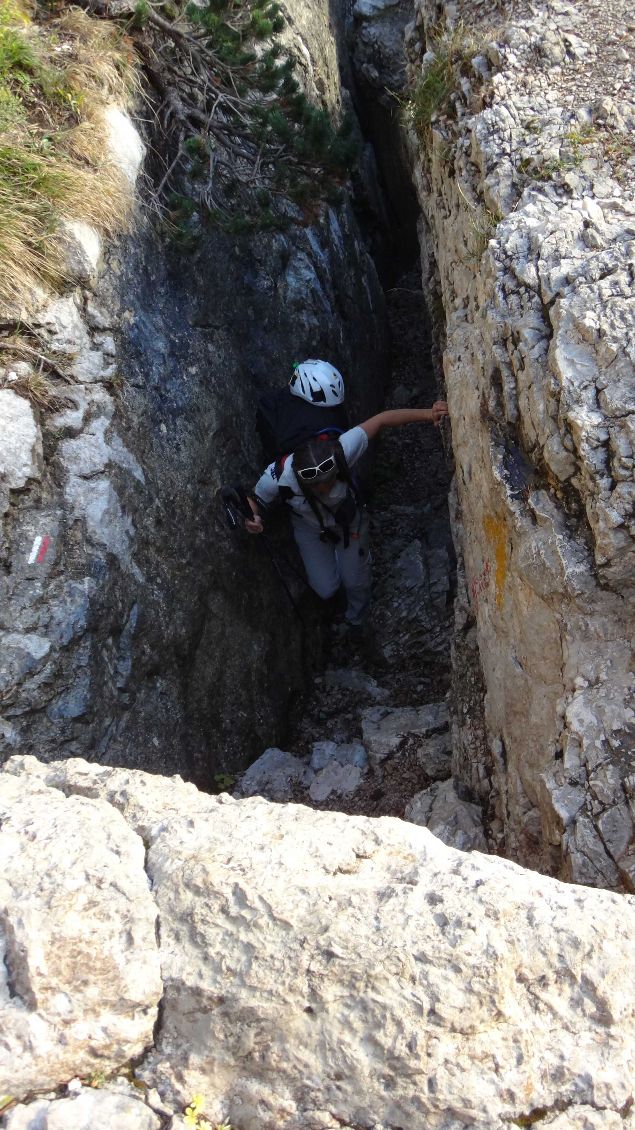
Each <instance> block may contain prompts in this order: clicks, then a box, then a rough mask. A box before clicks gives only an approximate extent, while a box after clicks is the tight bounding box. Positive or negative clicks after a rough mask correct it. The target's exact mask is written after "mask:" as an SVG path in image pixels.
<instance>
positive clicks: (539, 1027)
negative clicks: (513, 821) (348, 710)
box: [0, 758, 635, 1130]
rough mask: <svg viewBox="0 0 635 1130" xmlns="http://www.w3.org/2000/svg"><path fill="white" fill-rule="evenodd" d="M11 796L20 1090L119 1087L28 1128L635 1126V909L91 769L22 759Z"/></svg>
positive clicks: (11, 915) (5, 1001)
mask: <svg viewBox="0 0 635 1130" xmlns="http://www.w3.org/2000/svg"><path fill="white" fill-rule="evenodd" d="M0 797H2V803H3V805H4V806H6V805H7V804H10V806H11V810H12V813H13V814H12V815H11V816H10V818H9V819H8V820H6V821H5V820H4V818H3V822H2V827H1V829H0V850H1V851H2V853H3V856H2V858H3V862H4V867H3V876H4V878H3V881H2V882H3V887H2V891H3V897H2V901H1V903H0V906H1V910H0V922H1V923H2V935H3V945H4V946H6V953H7V955H8V956H7V959H5V966H4V967H5V968H6V970H7V974H6V977H7V980H5V987H4V989H3V995H2V998H1V1003H0V1009H1V1012H2V1033H3V1046H6V1044H7V1042H8V1043H9V1044H10V1046H11V1049H12V1052H11V1054H10V1056H8V1058H7V1061H6V1063H5V1064H4V1066H3V1075H2V1089H3V1093H4V1091H5V1090H6V1091H7V1092H8V1093H10V1094H11V1095H13V1096H14V1097H15V1098H16V1099H24V1098H27V1096H29V1095H30V1092H31V1091H32V1090H33V1089H34V1088H40V1089H41V1088H44V1087H46V1088H48V1089H50V1090H51V1091H54V1089H55V1088H56V1087H59V1088H63V1087H65V1086H66V1084H67V1083H68V1080H69V1077H72V1076H80V1077H84V1083H85V1084H86V1083H88V1081H89V1080H88V1078H87V1077H88V1076H89V1075H90V1074H91V1071H94V1070H96V1069H97V1068H98V1067H99V1066H101V1068H102V1069H103V1070H104V1072H105V1073H106V1074H109V1073H112V1075H113V1079H112V1080H111V1081H108V1080H107V1079H105V1078H102V1080H101V1088H102V1089H101V1091H100V1096H101V1098H100V1099H94V1100H93V1098H92V1097H88V1098H87V1097H85V1094H84V1097H83V1098H82V1087H81V1085H78V1084H77V1083H73V1084H72V1086H71V1087H70V1091H71V1093H70V1094H69V1096H68V1098H64V1092H63V1090H60V1092H59V1094H58V1095H55V1094H54V1093H53V1094H49V1095H46V1096H44V1099H43V1100H40V1101H39V1102H37V1103H33V1104H32V1105H31V1106H29V1103H28V1102H25V1103H23V1104H22V1107H18V1108H14V1110H13V1112H12V1113H9V1114H8V1115H6V1116H5V1119H4V1126H5V1128H6V1130H35V1127H36V1126H41V1125H46V1126H49V1125H50V1126H54V1127H58V1126H64V1127H75V1126H76V1125H78V1126H79V1125H80V1124H81V1125H83V1123H80V1122H78V1121H77V1120H76V1119H75V1120H74V1118H75V1116H74V1113H73V1111H74V1110H75V1111H77V1109H78V1107H77V1105H74V1104H78V1105H79V1106H81V1108H82V1110H84V1109H85V1110H90V1111H92V1114H93V1116H94V1117H99V1116H100V1114H99V1112H100V1109H101V1110H102V1112H103V1115H102V1116H103V1117H106V1111H107V1109H109V1108H108V1103H110V1104H111V1106H112V1105H113V1104H115V1102H117V1103H118V1104H119V1109H120V1110H121V1112H122V1113H121V1117H122V1123H121V1124H122V1126H126V1127H127V1126H128V1125H131V1126H132V1122H130V1121H129V1119H130V1117H131V1115H132V1114H134V1113H135V1112H136V1113H137V1114H138V1115H139V1122H138V1125H139V1126H142V1127H146V1126H147V1127H149V1128H150V1127H154V1126H156V1120H154V1118H153V1116H152V1110H151V1109H150V1108H152V1109H154V1110H158V1109H160V1110H162V1112H163V1113H164V1114H166V1115H173V1116H175V1121H174V1123H173V1125H174V1126H175V1127H176V1126H177V1125H180V1123H179V1122H178V1121H177V1120H176V1116H177V1115H180V1114H182V1113H183V1111H184V1109H185V1107H186V1105H187V1104H188V1103H190V1101H191V1100H192V1097H193V1096H194V1095H195V1094H200V1095H202V1096H203V1098H204V1110H205V1113H206V1116H207V1117H208V1118H209V1119H210V1120H211V1121H212V1123H214V1121H220V1120H221V1119H226V1120H228V1121H229V1122H230V1123H231V1125H232V1126H233V1127H236V1128H237V1130H274V1128H276V1130H277V1128H278V1127H279V1126H285V1127H288V1128H289V1130H326V1128H330V1130H334V1128H335V1127H338V1126H346V1127H349V1128H352V1127H359V1126H364V1127H374V1128H380V1130H389V1128H393V1127H395V1126H402V1127H408V1128H410V1127H413V1128H414V1127H415V1126H423V1125H425V1126H426V1127H430V1128H433V1130H436V1128H443V1130H467V1128H468V1127H475V1126H478V1127H483V1128H485V1127H487V1128H488V1130H504V1128H505V1127H508V1126H509V1125H510V1124H514V1123H516V1122H518V1124H520V1120H521V1119H525V1120H527V1119H531V1117H532V1115H533V1114H535V1112H536V1111H538V1110H541V1111H545V1112H546V1113H547V1114H548V1115H549V1118H550V1119H551V1121H549V1120H548V1121H547V1125H552V1123H553V1125H554V1126H556V1127H557V1128H558V1130H564V1128H566V1130H569V1127H571V1128H573V1127H576V1126H577V1127H580V1126H585V1127H591V1128H592V1130H595V1128H596V1127H598V1128H602V1130H606V1128H612V1127H614V1126H615V1127H617V1126H618V1125H621V1126H624V1125H627V1126H628V1125H629V1121H628V1119H629V1118H630V1117H631V1115H630V1113H629V1111H630V1107H631V1104H632V1082H633V1081H632V1052H633V1046H634V1041H635V982H634V979H633V974H632V938H633V932H634V931H635V900H634V899H633V898H631V897H630V896H621V895H617V894H613V893H610V892H606V891H596V890H592V889H586V888H583V887H574V886H567V885H563V884H561V883H559V882H558V881H556V880H553V879H550V878H546V877H544V876H541V875H538V874H535V873H531V872H527V871H523V870H522V869H521V868H520V867H518V866H516V865H515V864H512V863H508V862H505V861H503V860H500V859H494V858H489V857H486V856H482V855H479V854H477V853H472V854H469V855H468V854H462V853H461V852H459V851H456V850H454V849H450V848H446V847H445V845H443V844H442V843H441V841H440V840H438V839H435V838H434V837H433V836H431V835H430V833H429V832H428V831H426V830H425V829H422V828H417V827H416V826H415V825H413V824H407V823H404V822H401V821H397V820H392V819H388V818H384V819H381V820H369V819H365V818H363V817H345V816H343V815H340V814H332V813H329V814H327V813H317V812H314V811H312V810H310V809H307V808H304V807H301V806H297V805H275V804H270V803H269V802H267V801H265V800H262V799H260V798H255V799H248V800H242V801H236V800H233V799H231V798H229V797H228V796H226V795H224V796H220V797H208V796H205V795H203V794H199V793H197V792H196V790H195V789H193V788H192V786H188V785H184V784H183V782H181V781H179V780H178V779H173V780H167V779H162V778H159V777H150V776H148V775H147V774H144V773H139V772H133V771H126V770H112V769H108V768H105V767H100V766H95V765H88V764H87V763H86V762H83V761H76V760H69V761H67V762H58V763H56V764H52V765H44V764H40V763H38V762H36V761H35V759H32V758H26V759H24V758H14V759H13V760H12V761H11V762H10V763H9V764H8V766H7V767H6V770H5V772H4V773H2V774H0ZM62 819H63V824H62ZM62 828H64V830H65V841H64V842H62V839H61V835H62ZM140 837H142V838H143V844H142V840H141V838H140ZM143 845H145V858H144V852H143ZM34 853H37V855H36V854H34ZM62 907H63V909H64V914H63V915H62V913H61V909H62ZM155 913H156V914H157V916H158V922H157V929H156V940H155V931H154V914H155ZM159 966H160V980H159ZM159 997H160V998H161V1006H160V1009H159V1011H158V1013H157V1009H156V1006H157V1003H158V999H159ZM53 1018H54V1019H55V1022H56V1023H55V1026H53V1025H52V1023H51V1021H52V1019H53ZM155 1020H156V1021H157V1023H156V1027H155V1029H154V1037H153V1036H152V1024H153V1022H154V1021H155ZM27 1030H28V1040H27V1039H26V1038H25V1033H26V1032H27ZM80 1036H81V1040H80V1038H79V1037H80ZM69 1037H72V1039H71V1038H69ZM20 1041H22V1042H20ZM75 1041H76V1042H75ZM144 1048H145V1051H144ZM5 1054H6V1053H5ZM133 1060H134V1063H132V1062H131V1061H133ZM130 1067H134V1073H133V1074H134V1078H135V1079H136V1081H137V1083H139V1084H140V1087H135V1088H134V1090H132V1089H131V1088H130V1087H129V1084H126V1082H125V1079H124V1078H123V1076H124V1075H125V1071H126V1069H127V1070H128V1072H129V1069H130ZM117 1076H118V1078H117ZM36 1078H39V1082H36ZM93 1082H94V1079H93ZM80 1084H81V1079H80ZM83 1091H84V1092H85V1091H86V1087H84V1088H83ZM78 1096H79V1097H78ZM135 1097H136V1098H137V1099H141V1100H142V1101H143V1103H144V1107H143V1110H144V1111H145V1114H144V1115H143V1117H142V1116H141V1112H140V1111H137V1108H136V1105H135V1101H134V1100H135ZM80 1099H81V1102H80ZM43 1103H51V1108H50V1109H49V1110H48V1113H47V1111H46V1110H44V1111H43ZM56 1103H59V1104H60V1105H59V1106H57V1107H56V1109H55V1110H53V1106H55V1104H56ZM29 1111H31V1114H32V1118H31V1116H30V1114H29ZM45 1116H46V1117H48V1118H50V1122H43V1121H42V1119H43V1118H44V1117H45ZM54 1116H55V1117H54ZM37 1118H40V1122H38V1121H37ZM58 1118H62V1119H64V1120H65V1121H58V1120H57V1119H58ZM585 1119H586V1121H584V1120H585ZM617 1119H619V1120H620V1121H619V1123H618V1122H617V1121H616V1120H617ZM622 1119H624V1121H622ZM170 1125H172V1124H171V1123H170Z"/></svg>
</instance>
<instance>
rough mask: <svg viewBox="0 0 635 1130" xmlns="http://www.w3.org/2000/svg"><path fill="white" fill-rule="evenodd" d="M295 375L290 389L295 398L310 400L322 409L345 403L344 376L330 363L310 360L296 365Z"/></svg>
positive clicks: (290, 383)
mask: <svg viewBox="0 0 635 1130" xmlns="http://www.w3.org/2000/svg"><path fill="white" fill-rule="evenodd" d="M293 368H294V373H293V376H292V377H291V380H290V381H289V388H290V389H291V392H292V393H293V395H294V396H299V397H301V399H302V400H308V402H309V404H315V405H316V406H317V407H321V408H331V407H332V406H333V405H334V404H343V403H344V381H343V380H342V374H341V373H338V371H337V369H336V368H334V366H333V365H330V364H329V362H328V361H317V360H315V359H314V358H310V359H309V360H308V361H301V362H300V363H299V364H297V365H294V366H293Z"/></svg>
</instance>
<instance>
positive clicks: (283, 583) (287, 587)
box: [260, 534, 307, 628]
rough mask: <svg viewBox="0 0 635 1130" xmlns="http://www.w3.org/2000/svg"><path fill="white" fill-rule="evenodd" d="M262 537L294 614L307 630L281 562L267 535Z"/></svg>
mask: <svg viewBox="0 0 635 1130" xmlns="http://www.w3.org/2000/svg"><path fill="white" fill-rule="evenodd" d="M260 536H261V538H262V539H263V541H264V544H265V548H266V550H267V553H268V554H269V558H270V560H271V563H272V565H273V567H274V569H275V571H276V573H277V574H278V577H279V580H280V584H281V585H282V587H283V589H284V591H285V592H286V594H287V596H288V598H289V600H290V601H291V604H292V606H293V610H294V612H295V614H296V616H297V617H298V620H299V621H300V623H301V624H302V627H303V628H306V627H307V625H306V622H305V619H304V616H303V615H302V613H301V612H300V608H299V606H298V603H297V601H296V599H295V597H294V595H293V593H292V592H291V589H290V588H289V586H288V585H287V582H286V581H285V579H284V577H283V575H282V569H281V568H280V564H279V562H278V559H277V557H276V554H275V553H274V551H273V549H272V548H271V543H270V542H269V539H268V537H267V535H266V534H261V535H260Z"/></svg>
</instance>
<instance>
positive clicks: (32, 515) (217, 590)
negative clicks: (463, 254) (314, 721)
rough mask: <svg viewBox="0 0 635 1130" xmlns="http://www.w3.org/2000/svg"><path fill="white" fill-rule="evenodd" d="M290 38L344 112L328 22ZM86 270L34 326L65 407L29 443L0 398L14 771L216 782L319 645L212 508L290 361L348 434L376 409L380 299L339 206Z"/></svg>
mask: <svg viewBox="0 0 635 1130" xmlns="http://www.w3.org/2000/svg"><path fill="white" fill-rule="evenodd" d="M291 15H292V23H291V32H290V34H292V35H293V36H295V37H296V39H297V41H298V43H300V44H301V46H302V51H301V54H302V59H303V64H302V65H303V69H304V71H305V81H306V83H307V87H308V89H309V90H312V91H313V93H321V94H322V95H323V96H324V98H325V100H326V101H327V103H328V104H329V105H331V106H335V105H336V104H337V102H338V99H339V91H340V79H339V73H338V70H337V45H336V42H335V39H334V36H333V33H332V32H331V30H330V28H329V11H328V5H327V4H326V2H325V3H324V4H322V5H318V6H317V7H316V6H315V5H313V6H312V7H311V12H310V13H306V14H305V18H304V19H303V18H302V6H300V7H299V9H298V11H297V12H295V11H294V10H292V11H291ZM311 36H313V37H317V38H316V39H315V42H313V41H312V40H311ZM307 44H308V46H307ZM309 48H310V50H309ZM79 261H80V260H79V258H78V262H79ZM80 266H81V270H80V268H79V267H78V270H77V272H76V275H77V282H78V284H79V283H81V284H82V286H84V287H89V288H90V289H83V290H80V288H79V286H78V287H77V289H76V290H74V291H69V292H68V293H67V294H66V295H65V296H63V297H62V298H60V299H58V300H56V301H55V302H53V303H49V304H46V305H43V306H42V308H41V309H39V310H38V311H36V312H35V313H34V314H33V316H32V319H31V321H32V325H33V326H34V328H35V329H36V330H37V332H38V334H39V335H40V339H41V341H42V347H43V348H45V349H46V351H47V353H48V354H49V355H50V356H51V357H53V358H55V357H58V358H60V361H61V359H64V361H65V362H66V363H69V362H68V358H69V357H70V358H71V361H70V366H71V373H72V376H73V380H74V382H75V383H73V384H72V385H70V386H64V387H63V390H62V391H63V392H64V394H65V397H66V400H65V402H64V404H63V405H60V407H59V410H58V411H57V412H55V413H50V412H49V413H48V414H46V415H44V416H40V417H39V418H38V419H36V417H35V416H34V415H33V413H32V412H31V409H30V407H29V405H28V404H27V403H26V401H24V400H21V399H20V398H19V397H17V396H16V395H15V394H14V393H13V392H11V391H6V392H5V391H3V392H2V394H1V396H2V398H3V399H2V402H1V403H0V413H2V416H1V418H2V421H3V426H4V424H8V422H10V425H11V427H10V436H12V437H13V439H14V440H15V442H14V443H13V446H12V447H11V451H13V450H14V448H15V447H16V444H18V445H19V447H20V451H21V453H22V454H21V456H20V460H19V461H16V460H17V456H16V457H15V458H12V460H9V462H7V467H6V468H5V467H4V464H3V468H2V476H3V478H2V484H0V501H2V503H3V507H4V511H5V522H4V527H3V544H2V572H1V574H0V586H1V599H0V652H1V659H0V687H1V688H2V692H3V699H2V703H3V705H2V708H1V709H0V715H1V718H0V751H1V753H2V756H3V757H6V756H7V755H8V754H10V753H11V752H12V751H13V750H15V749H17V748H20V749H27V750H35V749H36V748H37V749H38V750H39V751H42V750H43V751H44V756H46V757H49V756H50V757H52V756H55V754H56V751H58V752H59V751H60V749H64V751H65V752H66V753H67V754H69V755H70V754H80V753H81V754H86V755H87V756H88V757H91V758H95V759H97V760H101V761H105V762H110V763H118V764H129V765H136V766H144V767H146V768H154V769H157V770H163V771H170V772H174V771H177V770H178V771H181V772H184V773H185V774H186V775H188V776H192V777H196V778H197V779H198V780H200V781H207V782H209V780H210V777H211V776H212V775H213V773H214V772H218V771H220V770H227V769H232V768H236V767H239V766H244V765H245V764H246V763H247V762H248V761H249V760H250V758H251V757H253V756H254V754H256V753H258V752H260V751H261V750H262V748H264V746H266V745H268V744H270V743H271V742H273V741H276V740H278V739H279V738H281V736H282V733H283V732H284V727H285V724H286V720H287V717H288V714H289V711H290V709H292V704H293V702H294V701H295V700H296V699H297V696H298V692H299V691H300V690H301V688H302V686H303V684H304V679H305V675H306V672H307V671H308V670H309V669H310V668H311V665H312V663H313V662H314V661H315V658H316V654H317V652H319V647H320V640H319V631H318V632H317V634H316V638H315V640H313V641H312V643H311V646H310V647H309V649H308V650H306V651H305V650H303V644H302V641H301V633H300V631H299V622H298V621H297V619H296V618H295V617H294V614H293V612H292V610H291V607H290V605H289V603H288V601H287V598H286V597H285V594H284V592H283V590H282V588H281V587H280V585H279V582H278V579H277V577H276V575H275V572H274V569H273V567H272V565H271V562H270V561H269V559H268V557H267V554H266V552H265V549H264V546H263V545H262V544H259V545H256V544H252V543H250V542H249V541H248V539H247V538H242V537H241V536H240V535H231V536H230V534H229V532H228V531H227V530H226V529H225V526H224V523H223V516H222V512H221V509H220V507H219V503H218V498H217V491H218V489H219V487H220V486H221V484H223V483H232V482H236V481H241V482H243V483H244V484H245V485H247V486H249V485H251V484H253V482H255V480H256V478H257V477H258V475H259V473H260V471H261V469H262V467H261V462H262V457H261V452H260V449H259V446H258V443H257V440H256V436H255V428H254V423H255V408H256V401H257V397H258V394H259V393H260V392H262V391H264V390H265V389H266V388H267V387H270V386H272V385H283V384H284V383H285V381H286V380H287V379H288V376H289V373H290V371H291V365H292V362H293V361H294V360H298V359H301V358H302V357H306V356H325V357H328V358H329V359H330V360H332V361H333V362H334V363H335V364H337V365H338V367H339V368H341V370H342V372H343V373H344V375H345V378H346V383H347V390H348V394H349V409H350V415H351V418H352V419H353V420H355V419H359V418H363V417H364V416H365V415H369V414H371V413H372V411H374V410H376V409H377V408H378V406H379V403H380V401H379V390H380V386H381V378H382V370H383V353H384V345H385V319H384V309H383V299H382V295H381V291H380V288H379V284H378V281H377V276H376V273H375V268H374V266H373V263H372V261H371V259H370V257H369V256H368V254H367V252H366V250H365V246H364V243H363V241H362V238H361V235H360V232H359V229H358V227H357V224H356V221H355V219H354V217H353V214H352V212H351V210H350V207H349V206H348V204H344V205H342V206H341V207H340V208H338V209H337V210H334V209H325V210H324V211H323V213H322V214H321V216H320V217H319V218H317V219H316V220H315V222H314V223H313V224H312V226H310V227H306V228H303V227H298V228H297V229H292V230H291V231H290V232H289V233H288V234H286V235H284V236H278V235H274V236H258V235H254V236H253V237H251V238H248V239H241V240H237V239H235V238H233V237H228V236H223V235H221V234H216V235H214V234H209V235H208V236H205V237H204V238H202V239H201V242H200V243H199V245H198V246H197V247H196V248H194V249H193V250H190V251H188V252H187V253H185V252H178V251H176V250H174V249H169V248H166V246H165V244H164V243H162V242H161V241H160V240H159V239H158V237H157V235H156V234H155V233H154V232H153V231H152V230H151V228H150V226H149V225H147V224H144V223H142V222H140V224H139V227H138V229H137V231H136V233H135V234H134V236H133V237H132V238H131V239H130V240H128V241H124V242H122V243H121V244H120V245H119V246H117V247H115V248H110V250H109V251H107V253H106V256H105V264H104V265H103V268H102V270H101V274H99V276H98V277H96V278H94V277H93V276H94V275H95V271H94V270H92V273H91V274H90V278H89V277H88V275H87V273H86V270H85V266H84V264H83V260H82V261H81V264H80ZM16 401H17V402H18V404H17V407H18V409H19V412H18V414H16V406H15V402H16ZM27 433H28V434H27ZM42 445H43V449H44V459H42ZM16 450H17V449H16ZM9 454H10V453H9ZM5 462H6V460H5ZM18 462H19V465H18ZM5 472H6V473H5ZM280 529H282V524H281V526H280ZM278 536H280V534H279V533H278V534H276V533H275V527H274V538H275V537H278ZM290 583H291V585H292V587H295V589H296V599H301V597H302V593H301V590H300V587H299V584H298V582H296V581H295V580H294V578H293V576H292V575H291V577H290ZM312 616H313V611H312V606H311V604H310V603H309V606H308V607H307V608H306V610H305V618H306V619H307V622H309V623H312Z"/></svg>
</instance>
